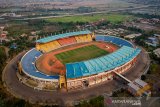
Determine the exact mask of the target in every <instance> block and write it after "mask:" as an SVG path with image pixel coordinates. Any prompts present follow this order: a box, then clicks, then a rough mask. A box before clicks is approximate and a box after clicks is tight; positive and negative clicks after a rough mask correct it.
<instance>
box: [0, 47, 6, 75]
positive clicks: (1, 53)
mask: <svg viewBox="0 0 160 107" xmlns="http://www.w3.org/2000/svg"><path fill="white" fill-rule="evenodd" d="M6 58H7V56H6V53H5V49H4V48H3V47H0V74H1V73H2V69H3V67H4V65H5V61H6Z"/></svg>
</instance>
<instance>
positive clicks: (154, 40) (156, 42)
mask: <svg viewBox="0 0 160 107" xmlns="http://www.w3.org/2000/svg"><path fill="white" fill-rule="evenodd" d="M145 43H146V44H147V45H150V46H154V47H156V46H158V45H159V40H158V39H157V37H148V39H147V40H146V42H145Z"/></svg>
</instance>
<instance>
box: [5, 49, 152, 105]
mask: <svg viewBox="0 0 160 107" xmlns="http://www.w3.org/2000/svg"><path fill="white" fill-rule="evenodd" d="M24 53H25V52H22V53H20V54H19V55H17V56H16V57H15V58H14V59H13V60H11V61H10V62H9V63H8V64H7V66H6V67H5V69H4V71H3V78H2V79H3V81H4V85H5V86H6V88H7V90H8V91H9V92H10V93H11V94H12V95H14V96H15V97H18V98H21V99H24V100H26V101H29V102H31V103H42V104H55V105H57V104H58V105H61V106H64V105H66V104H67V105H71V104H73V102H74V101H79V100H80V99H88V98H91V97H94V96H98V95H102V94H104V93H111V92H112V91H113V90H116V89H118V88H120V87H122V86H121V85H120V84H118V83H117V82H116V81H115V80H113V81H109V82H103V83H100V84H98V85H95V86H94V87H90V88H86V89H81V90H76V91H70V92H57V91H40V90H34V89H33V88H30V87H27V86H26V85H24V84H22V83H21V82H20V81H19V80H18V78H17V76H16V72H17V71H16V64H17V62H18V60H20V58H21V57H22V56H23V55H24ZM148 61H149V57H148V54H147V52H145V50H142V52H141V54H140V55H139V56H138V61H137V63H136V65H135V66H133V67H132V68H131V69H130V70H129V71H128V72H127V73H126V74H124V75H125V77H127V78H128V79H130V80H134V79H135V78H139V77H140V76H141V75H142V74H143V72H144V69H145V67H147V66H149V65H147V64H149V63H147V62H148Z"/></svg>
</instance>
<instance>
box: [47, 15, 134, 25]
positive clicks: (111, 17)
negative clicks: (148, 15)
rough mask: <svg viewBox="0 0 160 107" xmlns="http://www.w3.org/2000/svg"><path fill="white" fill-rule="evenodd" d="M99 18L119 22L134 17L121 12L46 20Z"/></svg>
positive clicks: (87, 19)
mask: <svg viewBox="0 0 160 107" xmlns="http://www.w3.org/2000/svg"><path fill="white" fill-rule="evenodd" d="M101 19H105V20H107V21H109V22H111V23H119V22H123V21H125V20H132V19H134V17H133V16H131V15H122V14H94V15H82V16H70V17H69V16H68V17H59V18H48V19H46V21H48V22H95V21H99V20H101Z"/></svg>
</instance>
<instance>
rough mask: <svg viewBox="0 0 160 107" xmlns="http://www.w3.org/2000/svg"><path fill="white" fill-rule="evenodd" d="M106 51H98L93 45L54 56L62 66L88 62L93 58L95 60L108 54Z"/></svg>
mask: <svg viewBox="0 0 160 107" xmlns="http://www.w3.org/2000/svg"><path fill="white" fill-rule="evenodd" d="M108 53H109V52H107V51H106V50H103V49H100V48H99V47H97V46H95V45H90V46H85V47H81V48H77V49H74V50H70V51H66V52H62V53H60V54H56V55H55V56H56V57H57V59H59V60H60V61H61V62H62V63H63V64H66V63H73V62H80V61H84V60H89V59H93V58H97V57H100V56H103V55H106V54H108Z"/></svg>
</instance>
